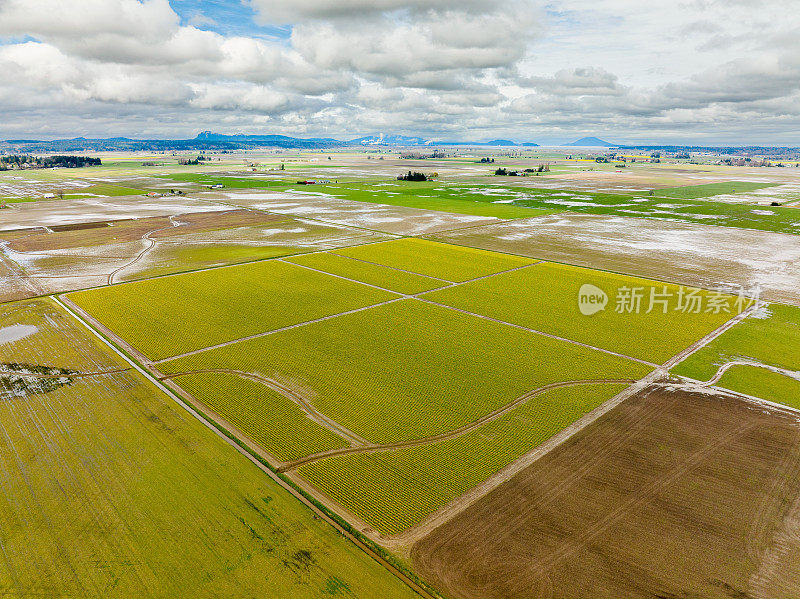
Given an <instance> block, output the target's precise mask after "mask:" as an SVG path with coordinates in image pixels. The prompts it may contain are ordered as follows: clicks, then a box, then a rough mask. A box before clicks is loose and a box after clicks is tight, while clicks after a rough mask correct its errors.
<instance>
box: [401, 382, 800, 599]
mask: <svg viewBox="0 0 800 599" xmlns="http://www.w3.org/2000/svg"><path fill="white" fill-rule="evenodd" d="M799 457H800V437H799V436H798V432H797V424H796V422H795V421H794V419H793V418H790V417H787V416H785V415H781V414H780V413H779V412H776V411H767V412H765V411H764V410H754V409H752V407H751V406H749V405H748V404H746V403H745V402H741V401H738V400H735V399H732V398H730V397H724V396H719V395H713V394H708V393H706V394H687V393H684V392H682V391H678V390H673V391H669V390H665V389H661V388H657V387H656V388H652V389H648V390H647V391H645V392H644V393H641V394H639V395H637V396H636V397H633V398H630V399H629V400H627V401H626V402H624V403H623V404H621V405H620V406H619V407H618V408H617V409H615V410H614V411H612V412H609V413H608V414H606V415H605V416H603V417H602V418H601V419H599V420H598V421H596V422H595V423H594V424H593V425H591V426H589V427H587V428H585V429H584V430H582V431H581V432H579V433H577V434H576V435H575V436H574V437H572V439H570V441H569V442H567V443H565V444H563V445H562V446H560V447H558V448H556V449H555V450H553V451H552V452H550V453H549V454H548V455H546V456H545V457H543V458H541V459H540V460H538V461H537V462H535V463H534V464H532V465H531V466H529V468H528V469H527V470H525V471H523V472H522V473H520V474H519V475H518V476H517V477H515V478H513V479H512V480H510V481H508V482H506V483H505V484H503V485H501V486H500V487H498V488H496V489H495V490H494V491H493V492H492V493H490V494H488V495H486V496H485V497H484V498H482V499H481V500H480V501H478V502H476V503H475V504H473V505H472V506H470V507H469V508H467V510H465V511H464V512H462V513H461V515H460V516H457V517H456V518H454V519H452V520H450V521H449V522H447V523H446V524H444V525H443V526H441V527H439V528H437V529H436V530H434V531H433V532H431V533H430V534H429V535H428V536H426V537H425V538H424V539H422V540H421V541H420V542H419V543H418V544H416V545H415V547H414V548H413V551H412V556H413V561H414V564H415V566H416V567H417V568H418V570H419V571H420V572H421V573H422V574H423V575H424V576H426V577H427V578H428V579H429V580H431V581H432V582H433V583H434V584H436V585H437V586H438V587H439V588H441V589H442V591H444V592H445V593H446V594H447V595H448V596H450V597H457V598H467V597H541V596H552V597H657V596H660V597H709V598H713V599H727V598H730V597H758V598H764V599H767V598H770V599H775V598H780V599H789V598H790V597H794V596H796V595H797V593H798V590H799V589H800V569H799V568H800V561H798V560H797V555H798V549H800V547H798V544H797V541H796V539H793V538H792V536H791V535H792V534H793V532H792V531H794V530H795V529H796V526H797V523H798V522H799V521H800V520H799V519H800V502H799V501H798V499H797V498H798V495H799V494H800V478H799V477H798V472H797V470H798V464H800V460H798V458H799ZM745 472H746V473H747V474H746V476H743V475H742V473H745ZM709 556H714V557H713V559H711V558H710V557H709Z"/></svg>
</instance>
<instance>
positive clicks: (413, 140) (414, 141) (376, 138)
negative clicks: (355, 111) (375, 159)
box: [348, 133, 428, 146]
mask: <svg viewBox="0 0 800 599" xmlns="http://www.w3.org/2000/svg"><path fill="white" fill-rule="evenodd" d="M348 143H350V144H352V145H356V146H424V145H425V144H427V143H428V141H427V140H426V139H424V138H422V137H406V136H405V135H383V134H382V133H381V134H380V135H368V136H367V137H359V138H358V139H351V140H350V141H349V142H348Z"/></svg>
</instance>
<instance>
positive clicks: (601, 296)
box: [578, 283, 608, 316]
mask: <svg viewBox="0 0 800 599" xmlns="http://www.w3.org/2000/svg"><path fill="white" fill-rule="evenodd" d="M607 303H608V296H607V295H606V292H605V291H603V290H602V289H600V288H599V287H596V286H595V285H592V284H590V283H585V284H583V285H581V288H580V290H579V291H578V309H579V310H580V311H581V314H583V315H584V316H591V315H592V314H597V313H598V312H600V311H601V310H605V309H606V304H607Z"/></svg>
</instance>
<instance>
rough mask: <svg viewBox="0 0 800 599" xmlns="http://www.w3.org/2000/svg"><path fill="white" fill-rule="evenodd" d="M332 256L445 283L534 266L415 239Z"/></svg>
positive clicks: (526, 261)
mask: <svg viewBox="0 0 800 599" xmlns="http://www.w3.org/2000/svg"><path fill="white" fill-rule="evenodd" d="M332 253H334V254H338V255H340V256H347V257H349V258H356V259H358V260H364V261H366V262H371V263H373V264H379V265H381V266H388V267H389V268H399V269H402V270H407V271H410V272H413V273H416V274H420V275H425V276H427V277H435V278H438V279H441V280H442V281H445V282H461V281H467V280H469V279H474V278H476V277H483V276H486V275H489V274H494V273H498V272H501V271H504V270H510V269H512V268H518V267H520V266H525V265H528V264H533V263H534V262H535V260H530V259H528V258H520V257H518V256H509V255H507V254H499V253H497V252H487V251H486V250H476V249H473V248H465V247H458V246H454V245H448V244H445V243H437V242H435V241H428V240H425V239H416V238H404V239H398V240H395V241H387V242H384V243H373V244H369V245H362V246H355V247H350V248H345V249H340V250H334V251H333V252H332Z"/></svg>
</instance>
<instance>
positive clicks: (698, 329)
mask: <svg viewBox="0 0 800 599" xmlns="http://www.w3.org/2000/svg"><path fill="white" fill-rule="evenodd" d="M585 284H589V285H594V286H595V287H597V288H598V289H600V290H602V291H604V292H605V294H606V296H607V299H608V304H607V305H606V307H605V309H604V310H601V311H599V312H597V313H595V314H593V315H584V314H582V313H581V311H580V306H579V303H578V302H579V293H580V292H581V288H582V287H583V285H585ZM626 288H627V289H628V290H631V292H630V297H631V298H633V297H634V293H633V291H632V290H634V289H637V290H638V291H637V292H636V294H637V295H638V296H639V297H640V299H639V300H638V308H637V305H636V300H633V301H632V302H628V301H627V300H626V301H625V303H624V304H622V305H621V308H622V309H623V311H617V298H618V297H620V294H621V293H626V292H624V291H623V292H620V290H623V289H626ZM651 290H652V292H651ZM651 293H652V294H653V296H652V297H653V300H654V303H653V308H652V309H650V308H651V306H650V299H651ZM680 293H681V288H680V287H679V286H677V285H669V284H666V283H662V282H659V281H652V280H648V279H638V278H634V277H628V276H624V275H618V274H614V273H608V272H601V271H596V270H591V269H587V268H579V267H575V266H565V265H561V264H552V263H539V264H536V265H534V266H532V267H530V268H525V269H521V270H515V271H513V272H507V273H502V274H499V275H497V276H494V277H490V278H488V279H482V280H480V281H473V282H470V283H466V284H464V285H459V286H457V287H449V288H446V289H440V290H436V291H432V292H431V293H426V294H424V295H423V296H422V297H423V298H424V299H429V300H431V301H435V302H438V303H441V304H446V305H448V306H452V307H455V308H459V309H462V310H467V311H469V312H475V313H477V314H482V315H485V316H491V317H492V318H497V319H499V320H503V321H505V322H510V323H514V324H518V325H521V326H525V327H528V328H531V329H535V330H537V331H542V332H545V333H550V334H553V335H558V336H559V337H564V338H567V339H571V340H574V341H579V342H581V343H586V344H588V345H592V346H594V347H599V348H602V349H606V350H609V351H614V352H619V353H621V354H623V355H626V356H631V357H633V358H638V359H640V360H647V361H650V362H654V363H659V364H660V363H663V362H665V361H666V360H668V359H669V358H670V357H672V356H673V355H675V354H676V353H678V352H679V351H681V350H683V349H685V348H686V347H688V346H689V345H691V344H692V343H694V342H695V341H697V340H699V339H702V338H703V337H704V336H705V335H707V334H708V333H710V332H711V331H713V330H714V329H716V328H718V327H719V326H720V325H722V324H723V323H725V322H726V321H728V320H730V319H731V318H732V317H733V316H734V315H735V314H736V307H735V305H734V304H735V302H736V298H735V297H733V296H719V295H718V294H715V293H714V292H711V291H706V290H699V289H698V290H691V289H688V288H684V289H683V293H684V296H683V298H684V305H687V306H688V305H689V304H688V301H689V300H688V299H686V298H688V295H689V294H690V293H694V294H695V297H697V298H700V299H699V300H697V303H696V304H695V306H699V312H694V311H686V312H683V311H681V310H678V309H676V308H677V306H678V302H679V294H680ZM623 297H628V296H627V293H626V295H624V296H623ZM711 297H714V298H718V297H719V299H720V300H721V301H723V303H724V305H726V306H727V308H728V311H724V308H720V311H719V312H718V313H715V312H714V309H715V308H712V311H711V312H708V311H707V308H708V306H709V305H712V306H714V304H713V303H711V304H710V302H711V301H713V300H710V299H709V298H711ZM657 302H658V303H657ZM744 307H746V305H745V306H744ZM628 308H631V311H627V310H628ZM665 309H666V312H665ZM692 310H694V307H692Z"/></svg>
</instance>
